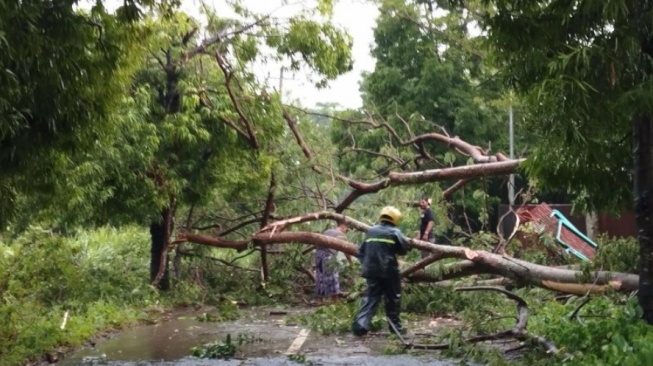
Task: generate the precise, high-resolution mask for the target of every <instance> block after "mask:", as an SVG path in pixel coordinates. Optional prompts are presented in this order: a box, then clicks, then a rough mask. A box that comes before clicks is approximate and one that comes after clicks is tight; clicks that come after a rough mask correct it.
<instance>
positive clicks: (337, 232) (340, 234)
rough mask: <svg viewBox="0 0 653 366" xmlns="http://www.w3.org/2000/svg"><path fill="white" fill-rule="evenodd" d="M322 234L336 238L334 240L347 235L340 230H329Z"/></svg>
mask: <svg viewBox="0 0 653 366" xmlns="http://www.w3.org/2000/svg"><path fill="white" fill-rule="evenodd" d="M322 234H324V235H326V236H331V237H334V238H338V237H345V234H344V233H343V232H342V231H340V230H338V229H327V230H325V231H324V232H323V233H322Z"/></svg>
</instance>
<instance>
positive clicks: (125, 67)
mask: <svg viewBox="0 0 653 366" xmlns="http://www.w3.org/2000/svg"><path fill="white" fill-rule="evenodd" d="M77 3H78V1H75V0H71V1H28V2H25V1H3V2H2V3H0V84H1V85H2V88H1V89H0V165H1V166H2V171H1V172H0V202H2V203H1V204H0V228H1V229H5V228H6V225H7V224H8V223H9V221H10V220H12V219H13V218H15V215H16V213H17V205H19V204H20V202H21V201H22V200H23V199H24V198H25V197H26V196H27V197H29V196H32V195H37V194H39V193H41V192H45V193H50V192H51V191H52V190H53V189H54V187H53V186H55V185H56V184H57V183H58V182H61V181H62V180H65V179H67V177H66V176H65V175H60V174H59V173H60V172H62V171H63V169H62V167H63V165H65V163H66V159H67V158H68V157H69V156H71V155H72V154H76V153H79V152H84V151H86V150H89V149H93V146H94V144H95V141H97V140H100V139H102V138H104V137H105V136H106V135H107V134H109V133H110V130H111V128H112V121H111V118H110V116H111V115H112V113H113V112H114V110H115V108H117V106H118V104H119V103H120V101H121V98H122V96H123V95H124V92H125V90H126V87H127V86H128V85H129V76H130V74H131V72H133V70H134V66H135V62H134V59H138V58H139V57H138V55H137V52H136V51H137V41H138V39H139V38H140V37H141V36H142V34H141V33H140V31H141V29H140V27H139V26H138V25H137V24H136V23H135V22H136V21H137V20H138V19H139V16H140V14H141V6H143V5H145V6H151V5H155V3H165V1H159V2H157V1H154V0H129V1H125V2H124V4H123V6H121V7H119V8H118V11H117V13H116V14H109V13H108V12H107V11H106V10H105V9H104V7H103V5H102V4H103V2H102V1H97V2H96V3H95V6H93V7H92V8H91V9H90V10H89V11H81V10H79V9H76V8H77ZM134 56H135V57H134Z"/></svg>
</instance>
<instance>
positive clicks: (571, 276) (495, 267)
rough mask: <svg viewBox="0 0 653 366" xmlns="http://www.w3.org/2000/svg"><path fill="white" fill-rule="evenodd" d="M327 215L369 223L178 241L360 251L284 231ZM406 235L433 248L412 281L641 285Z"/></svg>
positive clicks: (584, 289)
mask: <svg viewBox="0 0 653 366" xmlns="http://www.w3.org/2000/svg"><path fill="white" fill-rule="evenodd" d="M323 219H331V220H343V221H344V222H346V223H347V225H348V226H350V227H352V228H354V229H356V230H360V231H366V230H367V229H369V227H370V226H369V225H367V224H364V223H362V222H360V221H357V220H354V219H352V218H350V217H347V216H344V215H340V214H336V213H333V212H316V213H313V214H308V215H304V216H300V217H295V218H291V219H286V220H282V221H278V222H275V223H273V224H270V225H268V226H266V227H264V228H263V229H261V230H260V231H259V232H257V233H256V234H255V235H253V236H252V238H251V239H250V240H241V241H231V240H225V239H222V238H218V237H212V236H209V235H202V234H182V235H180V236H179V237H178V238H177V241H176V242H184V241H187V242H193V243H197V244H203V245H208V246H212V247H216V248H227V249H235V250H238V251H242V250H245V249H247V248H248V247H249V246H250V245H253V244H252V243H257V244H256V245H266V244H288V243H302V244H310V245H316V246H323V247H327V248H329V249H333V250H336V251H340V252H343V253H345V254H349V255H356V252H357V245H355V244H353V243H351V242H348V241H345V240H341V239H337V238H333V237H329V236H325V235H321V234H318V233H313V232H303V231H284V230H286V229H287V228H288V227H289V226H291V225H295V224H299V223H305V222H309V221H315V220H323ZM408 240H409V244H410V246H411V247H412V248H415V249H419V250H425V251H429V252H431V253H433V257H431V258H427V259H425V260H422V261H420V262H418V263H416V264H415V265H413V266H411V267H409V268H407V269H405V270H404V271H403V273H402V274H403V275H404V276H405V277H406V278H407V279H408V280H410V281H413V282H438V281H443V280H449V279H453V278H459V277H465V276H469V275H479V274H492V275H498V276H502V277H505V278H507V279H510V280H511V281H512V282H513V283H514V284H516V285H519V286H527V285H528V286H537V287H541V288H545V289H548V290H552V291H556V292H562V293H570V294H577V295H584V294H587V293H598V292H604V291H608V290H614V291H619V292H626V293H628V292H632V291H636V290H637V286H638V284H639V277H638V276H637V275H634V274H628V273H618V272H609V271H594V272H589V273H584V272H583V271H580V270H573V269H565V268H554V267H548V266H543V265H539V264H534V263H530V262H527V261H523V260H520V259H516V258H512V257H510V256H507V255H500V254H496V253H492V252H488V251H485V250H472V249H469V248H466V247H457V246H449V245H439V244H432V243H429V242H425V241H421V240H416V239H408ZM444 258H457V259H461V260H462V261H461V262H457V263H453V264H448V265H447V266H446V267H445V268H442V270H441V271H439V272H440V273H439V274H429V273H427V272H426V271H425V270H424V268H426V267H427V266H428V265H431V264H433V263H435V262H437V261H438V260H440V259H444Z"/></svg>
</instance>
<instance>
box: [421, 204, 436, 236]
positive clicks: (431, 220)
mask: <svg viewBox="0 0 653 366" xmlns="http://www.w3.org/2000/svg"><path fill="white" fill-rule="evenodd" d="M425 215H426V216H427V218H428V220H429V221H428V223H427V224H426V229H424V234H422V237H421V238H420V239H422V240H429V233H430V232H431V230H432V229H433V224H434V221H435V218H434V217H433V211H432V210H431V209H428V210H426V214H425Z"/></svg>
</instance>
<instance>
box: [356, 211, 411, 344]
mask: <svg viewBox="0 0 653 366" xmlns="http://www.w3.org/2000/svg"><path fill="white" fill-rule="evenodd" d="M400 222H401V212H400V211H399V210H398V209H396V208H394V207H392V206H387V207H384V208H383V209H382V210H381V212H380V214H379V223H378V224H377V225H374V226H372V227H371V228H370V229H369V230H368V231H367V233H366V234H365V239H364V241H363V244H362V245H361V246H360V247H359V248H358V255H357V257H358V259H359V260H360V261H361V264H362V273H361V275H362V276H363V277H365V279H366V281H367V291H366V294H365V296H364V297H363V302H362V304H361V307H360V309H359V310H358V313H356V316H355V317H354V322H353V324H352V331H353V333H354V335H356V336H364V335H365V334H367V333H368V332H369V330H370V323H371V322H372V317H374V313H376V308H377V306H378V305H379V301H380V300H381V297H382V296H383V297H384V298H385V314H386V316H387V318H388V319H389V321H390V322H391V325H390V324H388V326H389V328H390V332H393V329H392V327H394V328H395V329H397V331H399V332H401V331H403V328H402V326H401V320H400V317H399V313H400V310H401V278H400V274H399V263H398V262H397V256H398V255H405V254H406V253H408V249H409V247H408V240H407V239H406V238H405V237H404V235H403V234H402V232H401V230H399V228H397V225H399V223H400Z"/></svg>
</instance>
